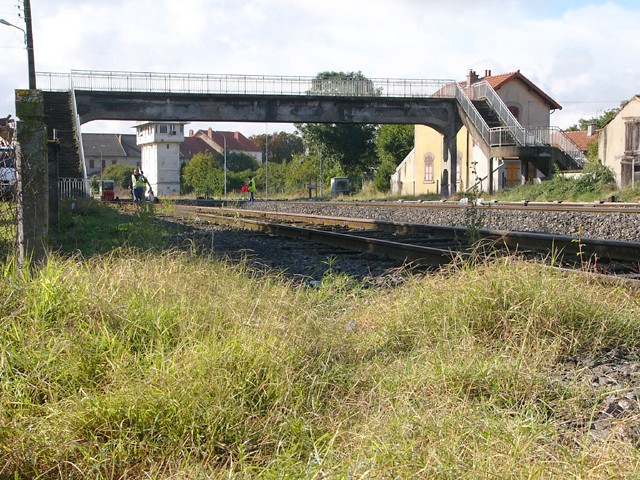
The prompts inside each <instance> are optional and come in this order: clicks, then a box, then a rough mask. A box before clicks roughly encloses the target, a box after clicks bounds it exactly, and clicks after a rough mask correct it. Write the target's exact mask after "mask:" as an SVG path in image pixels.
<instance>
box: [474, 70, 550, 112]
mask: <svg viewBox="0 0 640 480" xmlns="http://www.w3.org/2000/svg"><path fill="white" fill-rule="evenodd" d="M483 80H486V81H487V82H488V83H489V85H491V86H492V87H493V89H494V90H499V89H500V87H502V86H503V85H504V84H505V83H507V82H509V81H511V80H520V81H521V82H522V83H524V84H525V85H526V86H527V87H529V88H530V89H531V90H533V91H534V92H535V93H537V94H538V95H539V96H540V97H542V98H543V99H544V101H545V102H547V104H548V105H549V106H550V107H551V108H553V109H556V110H562V106H561V105H560V104H559V103H558V102H556V101H555V100H554V99H553V98H551V97H550V96H549V95H547V94H546V93H544V92H543V91H542V90H540V88H538V86H537V85H536V84H534V83H533V82H532V81H531V80H529V79H528V78H527V77H525V76H524V75H523V74H522V73H520V70H517V71H515V72H511V73H503V74H500V75H490V76H488V77H484V78H483Z"/></svg>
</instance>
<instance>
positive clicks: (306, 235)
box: [176, 209, 469, 267]
mask: <svg viewBox="0 0 640 480" xmlns="http://www.w3.org/2000/svg"><path fill="white" fill-rule="evenodd" d="M176 214H183V215H187V216H193V217H199V216H204V217H206V218H207V219H209V220H211V221H213V222H215V223H218V224H224V225H231V226H242V228H246V229H250V230H257V231H261V232H264V233H270V234H274V235H281V236H284V237H288V238H294V239H303V240H309V241H316V242H319V243H322V244H324V245H330V246H333V247H339V248H344V249H347V250H354V251H359V252H363V253H371V254H374V255H386V256H388V257H390V258H395V259H397V260H402V261H406V262H411V263H412V264H414V265H420V266H429V267H439V266H442V265H444V264H447V263H451V262H452V261H453V260H454V259H455V258H462V259H466V258H468V257H469V254H468V253H464V252H458V251H455V250H452V249H443V248H434V247H425V246H422V245H410V244H406V243H400V242H394V241H390V240H382V239H377V238H369V237H362V236H359V235H354V234H347V233H339V232H333V231H327V230H318V229H315V228H308V227H298V226H295V225H286V224H282V223H275V222H269V221H264V220H257V219H255V218H246V217H239V216H230V215H220V214H215V213H207V212H203V211H200V212H198V211H195V210H194V211H189V209H177V210H176Z"/></svg>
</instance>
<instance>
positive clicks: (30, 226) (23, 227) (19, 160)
mask: <svg viewBox="0 0 640 480" xmlns="http://www.w3.org/2000/svg"><path fill="white" fill-rule="evenodd" d="M16 116H17V117H18V118H19V119H20V121H18V122H17V124H16V134H17V140H18V141H17V148H16V173H17V181H18V242H17V243H18V262H19V264H20V265H26V264H28V263H40V262H42V261H43V260H44V259H45V257H46V251H47V250H46V247H47V242H48V239H49V176H48V172H49V165H48V159H47V154H46V144H47V130H46V127H45V124H44V101H43V96H42V91H40V90H16Z"/></svg>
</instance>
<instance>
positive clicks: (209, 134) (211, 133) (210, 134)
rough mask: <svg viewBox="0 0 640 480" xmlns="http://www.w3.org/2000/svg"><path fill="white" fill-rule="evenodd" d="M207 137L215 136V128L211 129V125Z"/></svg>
mask: <svg viewBox="0 0 640 480" xmlns="http://www.w3.org/2000/svg"><path fill="white" fill-rule="evenodd" d="M207 137H209V138H213V130H212V129H211V127H209V130H207Z"/></svg>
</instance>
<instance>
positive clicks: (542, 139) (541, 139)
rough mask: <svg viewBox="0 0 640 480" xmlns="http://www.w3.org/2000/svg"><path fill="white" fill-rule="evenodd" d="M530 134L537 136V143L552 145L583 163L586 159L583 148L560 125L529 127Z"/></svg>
mask: <svg viewBox="0 0 640 480" xmlns="http://www.w3.org/2000/svg"><path fill="white" fill-rule="evenodd" d="M527 131H528V134H529V135H530V136H531V137H533V138H535V141H536V142H537V143H536V144H537V145H550V146H552V147H556V148H558V149H559V150H561V151H562V152H563V153H564V154H566V155H568V156H570V157H571V158H573V159H574V160H575V161H576V162H578V163H580V164H583V163H584V162H585V161H586V157H585V156H584V152H583V151H582V149H581V148H580V147H579V146H578V145H577V144H576V143H575V142H574V141H573V140H571V139H570V138H569V137H568V136H567V135H566V134H565V133H564V132H563V131H562V130H560V128H559V127H529V128H527Z"/></svg>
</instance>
